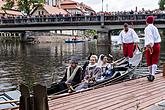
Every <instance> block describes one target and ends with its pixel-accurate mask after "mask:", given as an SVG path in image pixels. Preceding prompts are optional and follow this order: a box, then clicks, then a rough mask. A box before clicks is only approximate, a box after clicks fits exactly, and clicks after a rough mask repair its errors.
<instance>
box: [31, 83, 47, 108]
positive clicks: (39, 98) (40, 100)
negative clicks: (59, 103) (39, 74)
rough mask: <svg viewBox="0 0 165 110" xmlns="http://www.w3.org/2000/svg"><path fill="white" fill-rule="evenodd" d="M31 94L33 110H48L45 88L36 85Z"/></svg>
mask: <svg viewBox="0 0 165 110" xmlns="http://www.w3.org/2000/svg"><path fill="white" fill-rule="evenodd" d="M33 92H34V110H49V106H48V97H47V89H46V87H45V86H42V85H39V84H38V85H36V86H34V87H33Z"/></svg>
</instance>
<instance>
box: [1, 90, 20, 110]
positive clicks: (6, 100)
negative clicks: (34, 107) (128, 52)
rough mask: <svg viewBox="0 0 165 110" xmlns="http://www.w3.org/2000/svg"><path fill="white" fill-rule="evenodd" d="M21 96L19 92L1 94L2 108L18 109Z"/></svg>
mask: <svg viewBox="0 0 165 110" xmlns="http://www.w3.org/2000/svg"><path fill="white" fill-rule="evenodd" d="M20 96H21V94H20V92H19V91H18V90H15V91H9V92H4V93H0V108H1V109H7V108H15V107H18V102H19V97H20Z"/></svg>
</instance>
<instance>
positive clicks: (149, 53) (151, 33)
mask: <svg viewBox="0 0 165 110" xmlns="http://www.w3.org/2000/svg"><path fill="white" fill-rule="evenodd" d="M153 23H154V17H153V16H148V17H147V19H146V25H147V27H146V28H145V30H144V33H145V47H146V61H147V66H148V69H149V73H150V75H149V76H148V77H147V78H148V80H149V81H154V79H155V73H156V70H157V64H158V60H159V55H160V42H161V37H160V34H159V31H158V29H157V27H155V26H154V25H153Z"/></svg>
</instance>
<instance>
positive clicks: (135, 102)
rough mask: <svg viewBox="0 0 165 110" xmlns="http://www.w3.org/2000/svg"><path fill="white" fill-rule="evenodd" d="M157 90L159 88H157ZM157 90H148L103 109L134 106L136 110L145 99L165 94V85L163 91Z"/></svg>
mask: <svg viewBox="0 0 165 110" xmlns="http://www.w3.org/2000/svg"><path fill="white" fill-rule="evenodd" d="M156 90H159V89H156ZM156 90H154V91H149V90H147V93H145V94H143V93H142V95H140V96H136V97H134V98H132V99H129V100H127V101H123V102H122V103H119V104H117V105H114V106H111V107H106V108H105V109H103V110H117V109H121V110H128V109H129V108H134V109H135V110H136V109H137V108H139V107H140V106H141V105H140V104H141V103H144V102H145V101H149V100H151V99H153V98H156V97H160V96H161V95H165V93H164V92H163V91H164V90H165V87H164V88H163V89H162V90H161V91H156ZM160 93H162V94H160ZM152 95H153V96H152ZM138 106H139V107H138ZM145 106H148V105H147V104H145Z"/></svg>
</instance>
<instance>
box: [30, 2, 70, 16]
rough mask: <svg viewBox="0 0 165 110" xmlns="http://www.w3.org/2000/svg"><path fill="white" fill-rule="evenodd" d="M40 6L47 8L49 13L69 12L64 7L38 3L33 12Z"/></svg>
mask: <svg viewBox="0 0 165 110" xmlns="http://www.w3.org/2000/svg"><path fill="white" fill-rule="evenodd" d="M39 7H43V9H45V10H46V11H47V12H48V13H49V14H52V15H53V14H68V13H67V12H66V11H65V10H64V9H62V8H58V7H53V6H50V5H46V4H43V5H37V6H36V7H35V8H34V9H33V10H32V12H31V14H33V13H34V12H35V11H36V10H37V9H38V8H39Z"/></svg>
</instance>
